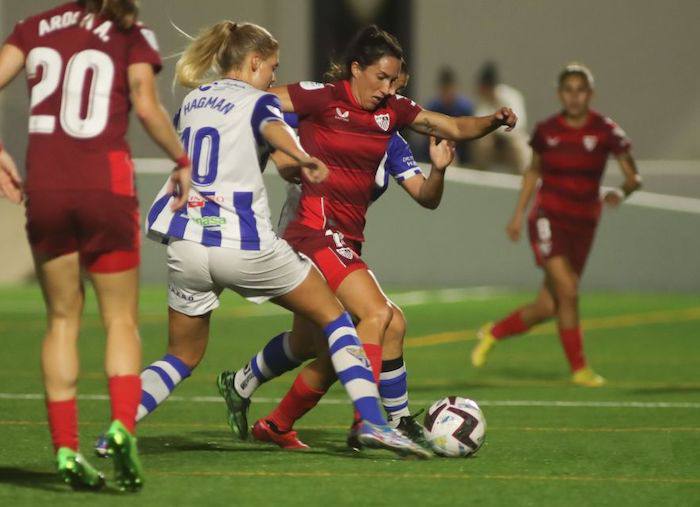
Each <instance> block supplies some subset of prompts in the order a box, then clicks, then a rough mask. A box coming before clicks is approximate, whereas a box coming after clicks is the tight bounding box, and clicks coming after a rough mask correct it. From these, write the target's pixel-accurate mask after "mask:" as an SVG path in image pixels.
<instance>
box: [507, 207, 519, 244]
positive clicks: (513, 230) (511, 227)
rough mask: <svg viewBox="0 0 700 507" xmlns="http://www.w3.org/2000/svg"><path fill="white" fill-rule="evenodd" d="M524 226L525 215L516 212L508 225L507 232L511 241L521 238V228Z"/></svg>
mask: <svg viewBox="0 0 700 507" xmlns="http://www.w3.org/2000/svg"><path fill="white" fill-rule="evenodd" d="M522 228H523V217H522V216H521V215H520V214H519V213H516V214H515V215H513V218H511V219H510V222H508V225H507V226H506V233H507V234H508V237H509V238H510V240H511V241H514V242H516V241H518V240H519V239H520V230H521V229H522Z"/></svg>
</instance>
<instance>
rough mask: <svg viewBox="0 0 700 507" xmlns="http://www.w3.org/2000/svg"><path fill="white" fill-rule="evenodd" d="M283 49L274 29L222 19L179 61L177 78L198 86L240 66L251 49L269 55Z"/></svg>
mask: <svg viewBox="0 0 700 507" xmlns="http://www.w3.org/2000/svg"><path fill="white" fill-rule="evenodd" d="M278 49H279V43H278V42H277V41H276V40H275V39H274V37H272V35H271V34H270V32H268V31H267V30H265V29H264V28H263V27H261V26H258V25H255V24H253V23H241V24H238V23H235V22H233V21H221V22H219V23H216V24H215V25H212V26H210V27H208V28H205V29H204V30H202V31H201V32H200V33H199V35H197V37H196V38H195V39H194V40H193V41H192V42H191V43H190V45H189V46H187V48H186V49H185V51H184V53H183V54H182V56H181V57H180V59H179V60H178V61H177V64H176V65H175V82H176V83H178V84H180V85H181V86H184V87H186V88H196V87H198V86H201V85H203V84H205V83H208V82H209V81H211V80H212V79H216V78H217V77H222V76H224V75H225V74H227V73H228V72H229V71H230V70H231V69H238V68H240V66H241V65H242V64H243V62H244V61H245V59H246V57H247V56H248V54H249V53H250V52H251V51H257V52H258V53H260V55H261V56H262V57H263V58H268V57H269V56H271V55H272V54H273V53H274V52H275V51H277V50H278Z"/></svg>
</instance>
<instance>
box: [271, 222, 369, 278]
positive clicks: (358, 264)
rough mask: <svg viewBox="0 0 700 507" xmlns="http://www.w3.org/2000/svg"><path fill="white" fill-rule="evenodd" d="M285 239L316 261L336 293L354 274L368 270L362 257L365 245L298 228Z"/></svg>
mask: <svg viewBox="0 0 700 507" xmlns="http://www.w3.org/2000/svg"><path fill="white" fill-rule="evenodd" d="M290 229H291V230H290ZM284 239H286V240H287V242H288V243H289V244H290V245H291V246H292V248H294V250H296V251H297V252H299V253H301V254H304V255H306V256H307V257H308V258H309V259H311V260H312V261H313V263H314V264H315V265H316V267H317V268H318V269H319V271H320V272H321V274H322V275H323V276H324V277H325V278H326V282H328V286H329V287H330V288H331V290H332V291H333V292H335V291H336V290H338V287H340V284H341V283H342V282H343V280H345V278H346V277H347V276H348V275H349V274H350V273H352V272H353V271H357V270H358V269H368V268H367V264H365V261H363V260H362V258H361V257H360V253H361V252H362V243H361V242H359V241H353V240H346V239H344V238H343V235H342V234H340V233H338V232H333V231H331V230H330V229H327V230H325V231H324V230H321V229H311V228H310V227H305V226H302V225H298V224H295V225H294V227H293V228H292V227H289V228H287V232H286V233H285V236H284Z"/></svg>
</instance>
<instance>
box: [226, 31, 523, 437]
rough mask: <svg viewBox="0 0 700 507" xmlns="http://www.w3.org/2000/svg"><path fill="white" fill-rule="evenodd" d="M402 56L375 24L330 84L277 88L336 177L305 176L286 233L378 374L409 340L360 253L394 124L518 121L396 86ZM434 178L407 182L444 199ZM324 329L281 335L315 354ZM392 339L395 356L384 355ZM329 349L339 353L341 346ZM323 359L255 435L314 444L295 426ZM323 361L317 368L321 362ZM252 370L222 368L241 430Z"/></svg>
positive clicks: (478, 131) (447, 135)
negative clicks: (455, 107) (347, 316)
mask: <svg viewBox="0 0 700 507" xmlns="http://www.w3.org/2000/svg"><path fill="white" fill-rule="evenodd" d="M402 61H403V50H402V49H401V46H400V45H399V44H398V42H397V41H396V39H395V38H394V37H393V36H392V35H390V34H388V33H386V32H384V31H382V30H380V29H379V28H377V27H376V26H369V27H366V28H364V29H362V30H361V31H360V32H359V33H358V34H357V35H356V36H355V38H354V39H353V40H352V41H351V42H350V44H349V45H348V48H347V51H346V54H345V56H344V58H343V61H342V64H340V65H335V66H333V67H332V68H331V71H330V72H329V74H328V75H327V78H328V81H329V83H327V84H322V83H313V82H301V83H297V84H291V85H287V86H283V87H275V88H272V89H271V90H270V91H271V92H272V93H275V94H276V95H277V96H278V97H279V98H280V100H281V103H282V107H283V110H284V111H285V112H290V113H291V112H294V113H297V114H298V115H299V130H298V132H299V137H300V140H301V144H302V146H303V147H304V149H305V150H307V151H308V153H310V154H313V155H314V156H316V157H318V158H319V159H321V160H323V161H324V162H325V163H326V165H327V166H328V168H329V170H330V173H329V176H328V178H327V179H326V180H325V181H324V182H322V183H321V184H319V185H315V186H311V185H308V184H307V183H306V182H304V183H302V192H301V198H300V201H299V207H298V210H297V215H296V218H295V219H294V220H293V221H292V222H291V223H290V224H289V225H288V226H287V228H286V230H285V233H284V238H285V239H286V240H287V241H288V242H289V244H290V245H292V247H293V248H294V249H295V250H297V251H299V252H301V253H303V254H304V255H306V256H307V257H309V258H310V259H311V260H312V261H314V263H315V264H316V266H317V267H318V268H319V270H320V271H321V272H322V273H323V275H324V276H325V278H326V280H327V281H328V285H329V286H330V288H331V289H332V290H333V291H334V292H335V295H336V296H337V297H338V299H339V300H340V302H341V303H342V304H343V306H344V307H345V308H346V309H347V310H348V311H349V312H350V313H351V314H352V315H353V317H354V318H355V319H356V320H357V332H358V335H359V337H360V339H361V341H362V343H363V347H364V352H365V353H366V355H367V357H368V358H369V362H370V364H371V366H372V369H373V372H374V376H375V380H377V381H379V378H380V374H381V370H382V362H384V363H385V364H386V363H387V362H390V363H391V364H392V368H395V369H396V370H397V371H398V370H399V368H402V367H403V359H402V343H394V344H389V343H387V342H386V340H385V337H386V338H388V336H389V334H387V330H388V329H390V328H392V327H393V328H396V329H401V328H403V325H404V320H403V315H402V314H401V311H400V310H399V309H398V308H396V307H395V306H394V305H392V303H391V302H390V301H389V300H388V299H387V297H386V296H385V295H384V293H383V292H382V289H381V287H380V286H379V283H378V282H377V280H376V278H375V277H374V276H373V275H372V273H371V272H370V271H369V268H368V266H367V264H365V262H364V261H363V260H362V258H361V256H360V254H361V247H362V243H363V241H364V235H363V230H364V227H365V220H366V218H365V215H366V212H367V208H368V206H369V204H370V202H371V198H372V194H373V191H374V187H375V175H376V171H377V167H378V166H379V165H380V162H381V161H382V158H383V157H384V154H385V153H386V151H387V146H388V144H389V141H390V139H391V138H392V136H393V134H394V132H395V131H398V130H400V129H402V128H404V127H409V126H410V127H411V128H412V129H414V130H416V131H418V132H420V133H422V134H433V135H435V136H438V137H440V138H443V139H448V140H454V141H460V140H466V139H474V138H478V137H481V136H484V135H487V134H489V133H490V132H492V131H494V130H496V129H498V128H499V127H501V126H506V127H507V128H508V129H511V128H512V127H513V126H514V125H515V123H516V121H517V119H516V117H515V115H514V114H513V112H512V111H511V110H509V109H507V108H504V109H502V110H500V111H498V112H497V113H495V114H493V115H491V116H484V117H456V118H453V117H449V116H445V115H442V114H439V113H435V112H432V111H427V110H424V109H422V108H421V107H420V106H419V105H417V104H416V103H415V102H413V101H412V100H410V99H408V98H406V97H403V96H401V95H396V94H395V85H396V81H397V79H398V78H399V74H400V70H401V63H402ZM435 183H437V179H436V178H434V177H433V178H430V182H429V183H428V180H424V179H423V178H411V179H408V180H406V181H405V182H404V184H402V185H403V186H404V188H405V189H406V190H407V191H408V192H409V193H410V194H412V195H414V193H415V194H416V195H417V194H421V199H425V200H427V201H430V202H435V203H437V202H439V198H438V195H437V194H438V193H441V192H442V184H441V182H440V183H439V184H435ZM411 187H412V188H411ZM316 334H317V331H316V329H315V326H314V325H313V324H312V323H310V322H309V321H307V320H306V319H303V318H302V317H300V316H299V315H295V317H294V324H293V329H292V331H291V333H289V334H286V333H283V335H279V336H280V337H283V338H280V339H281V340H284V341H285V343H287V344H288V346H286V347H287V348H288V349H289V350H290V351H291V354H290V355H291V356H294V357H307V356H306V355H305V354H304V353H301V354H300V353H299V352H298V351H299V347H298V344H299V343H303V342H302V337H305V336H309V335H316ZM390 334H391V335H392V336H394V337H397V338H398V340H399V341H400V340H402V339H403V332H396V333H390ZM277 338H278V337H276V338H274V339H273V341H274V340H275V339H277ZM383 346H384V348H385V349H390V350H391V353H392V354H393V355H392V356H388V355H386V354H383V351H382V347H383ZM330 352H331V354H333V346H331V351H330ZM358 354H362V351H358ZM363 355H364V354H363ZM320 357H324V355H323V354H321V355H320ZM321 363H322V361H318V362H314V363H313V364H312V365H310V366H307V367H306V368H304V370H303V371H302V372H301V373H300V374H299V376H298V377H297V379H296V381H295V382H294V385H293V387H292V390H291V391H290V392H289V393H288V395H287V396H286V397H285V399H284V400H283V402H282V403H281V404H280V406H279V407H277V409H275V411H273V413H272V414H271V415H270V416H269V417H268V418H266V419H264V420H261V421H258V423H257V424H256V427H255V430H254V435H255V436H256V438H259V439H264V440H272V441H274V442H276V443H278V444H279V445H281V446H283V447H302V446H303V447H305V446H304V445H303V444H302V443H301V442H299V441H298V439H297V438H296V436H295V433H294V432H293V431H292V426H293V423H294V421H296V420H297V419H299V418H300V417H301V416H302V415H303V414H304V413H306V412H307V411H308V410H310V409H311V408H312V407H313V406H315V405H316V403H318V401H319V400H320V399H321V397H322V396H323V395H324V393H325V391H326V389H327V388H328V383H327V375H326V373H327V372H329V371H330V370H329V369H328V368H321V366H322V364H321ZM397 363H400V364H397ZM314 364H315V365H316V366H318V367H319V370H318V371H314V369H313V368H314ZM327 364H328V363H327V362H326V365H327ZM244 370H246V369H244ZM253 374H254V372H253V371H251V372H250V374H249V375H246V373H245V371H244V372H243V373H242V374H241V375H236V374H235V373H234V372H223V373H222V374H221V376H220V377H219V384H220V390H221V392H222V394H223V395H224V397H225V398H226V400H227V405H228V408H229V415H230V420H231V421H235V424H232V429H233V430H234V432H235V433H237V434H239V435H240V436H242V437H245V435H246V434H247V428H246V417H245V411H246V410H247V406H248V403H249V401H248V396H246V394H245V390H244V389H243V388H242V386H243V385H250V380H251V377H250V375H253ZM403 378H405V375H403ZM331 381H332V379H331ZM355 427H356V426H355ZM353 434H354V431H353V432H352V433H351V436H353ZM351 440H352V439H351Z"/></svg>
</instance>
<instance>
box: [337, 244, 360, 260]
mask: <svg viewBox="0 0 700 507" xmlns="http://www.w3.org/2000/svg"><path fill="white" fill-rule="evenodd" d="M335 251H336V252H338V255H340V256H342V257H345V258H346V259H347V260H349V261H351V260H352V259H353V257H355V252H353V251H352V250H351V249H350V248H348V247H347V246H344V247H342V248H336V249H335Z"/></svg>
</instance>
